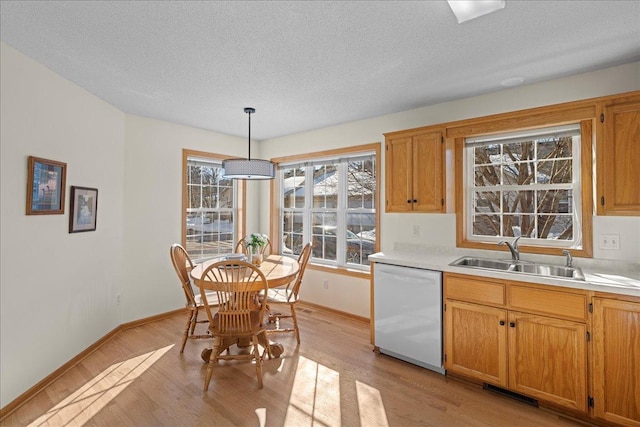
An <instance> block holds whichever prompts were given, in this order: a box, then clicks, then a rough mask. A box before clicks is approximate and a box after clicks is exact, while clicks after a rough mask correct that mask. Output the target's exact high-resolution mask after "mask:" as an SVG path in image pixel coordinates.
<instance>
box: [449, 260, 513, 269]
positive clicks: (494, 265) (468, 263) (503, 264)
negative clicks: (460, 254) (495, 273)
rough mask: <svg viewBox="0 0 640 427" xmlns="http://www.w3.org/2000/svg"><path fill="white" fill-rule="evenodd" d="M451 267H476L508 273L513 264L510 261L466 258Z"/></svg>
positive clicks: (455, 262) (453, 263)
mask: <svg viewBox="0 0 640 427" xmlns="http://www.w3.org/2000/svg"><path fill="white" fill-rule="evenodd" d="M450 265H457V266H461V267H476V268H487V269H489V270H503V271H507V270H509V268H511V263H510V262H508V261H500V260H497V259H486V258H471V257H464V258H460V259H458V260H456V261H454V262H452V263H451V264H450Z"/></svg>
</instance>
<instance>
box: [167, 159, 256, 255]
mask: <svg viewBox="0 0 640 427" xmlns="http://www.w3.org/2000/svg"><path fill="white" fill-rule="evenodd" d="M190 158H197V159H202V160H203V161H211V162H214V163H220V164H222V160H224V159H226V158H229V156H227V155H223V154H216V153H210V152H206V151H197V150H190V149H183V150H182V215H181V218H182V223H181V239H180V241H181V244H182V246H183V247H184V248H185V249H187V218H188V212H187V210H188V209H189V207H188V205H189V189H188V184H189V176H188V175H189V174H188V162H189V159H190ZM234 186H235V192H234V208H233V209H232V211H233V214H234V216H235V221H234V229H233V243H232V248H231V252H233V250H234V248H235V246H236V244H237V242H238V239H239V236H243V235H244V230H245V228H246V226H245V224H246V218H245V208H244V206H245V202H246V191H245V189H246V186H245V183H244V181H243V180H234ZM210 258H212V257H208V256H207V257H192V260H193V261H194V262H199V261H203V260H206V259H210Z"/></svg>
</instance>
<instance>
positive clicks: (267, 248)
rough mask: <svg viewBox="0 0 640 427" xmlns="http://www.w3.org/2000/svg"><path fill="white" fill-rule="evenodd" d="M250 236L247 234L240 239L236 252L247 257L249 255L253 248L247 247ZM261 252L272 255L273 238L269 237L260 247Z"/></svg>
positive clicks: (263, 254)
mask: <svg viewBox="0 0 640 427" xmlns="http://www.w3.org/2000/svg"><path fill="white" fill-rule="evenodd" d="M248 237H249V236H245V237H243V238H242V239H240V241H238V244H236V250H235V251H236V253H240V254H245V255H246V256H247V257H248V256H249V251H250V250H251V249H250V248H248V247H247V238H248ZM260 253H261V254H262V256H264V257H267V256H269V255H271V240H269V239H268V238H267V244H266V245H264V246H263V247H261V248H260Z"/></svg>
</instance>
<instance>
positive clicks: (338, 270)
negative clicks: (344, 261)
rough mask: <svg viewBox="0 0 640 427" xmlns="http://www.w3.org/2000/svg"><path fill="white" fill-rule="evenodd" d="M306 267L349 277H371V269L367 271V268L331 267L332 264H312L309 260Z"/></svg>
mask: <svg viewBox="0 0 640 427" xmlns="http://www.w3.org/2000/svg"><path fill="white" fill-rule="evenodd" d="M307 268H308V269H311V270H317V271H325V272H327V273H333V274H341V275H344V276H351V277H358V278H360V279H367V280H369V279H370V278H371V270H370V269H369V270H368V271H367V270H356V269H354V268H346V267H333V266H329V265H322V264H313V263H311V262H309V264H308V265H307Z"/></svg>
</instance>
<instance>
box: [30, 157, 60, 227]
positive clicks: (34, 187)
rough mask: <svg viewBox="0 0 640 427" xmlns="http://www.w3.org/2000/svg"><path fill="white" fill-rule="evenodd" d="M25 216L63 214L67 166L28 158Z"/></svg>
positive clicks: (52, 161)
mask: <svg viewBox="0 0 640 427" xmlns="http://www.w3.org/2000/svg"><path fill="white" fill-rule="evenodd" d="M28 170H29V172H28V173H29V174H28V176H27V215H55V214H63V213H64V190H65V186H66V179H67V164H66V163H62V162H56V161H55V160H47V159H41V158H38V157H33V156H29V165H28Z"/></svg>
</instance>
